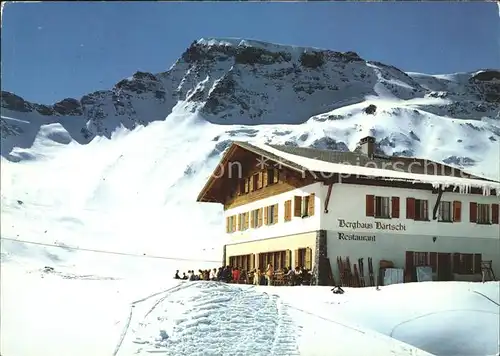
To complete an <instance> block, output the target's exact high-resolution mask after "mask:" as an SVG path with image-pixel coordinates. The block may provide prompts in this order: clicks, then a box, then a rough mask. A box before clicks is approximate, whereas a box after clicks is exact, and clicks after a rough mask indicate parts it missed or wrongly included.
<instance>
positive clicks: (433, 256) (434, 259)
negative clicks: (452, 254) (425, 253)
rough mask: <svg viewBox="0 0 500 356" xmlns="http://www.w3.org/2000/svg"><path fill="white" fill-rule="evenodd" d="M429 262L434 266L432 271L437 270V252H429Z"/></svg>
mask: <svg viewBox="0 0 500 356" xmlns="http://www.w3.org/2000/svg"><path fill="white" fill-rule="evenodd" d="M429 263H430V265H431V267H432V272H437V252H430V253H429Z"/></svg>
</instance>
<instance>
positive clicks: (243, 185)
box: [238, 178, 249, 195]
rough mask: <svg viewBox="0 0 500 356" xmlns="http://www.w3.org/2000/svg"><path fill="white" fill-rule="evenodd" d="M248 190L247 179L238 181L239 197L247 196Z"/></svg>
mask: <svg viewBox="0 0 500 356" xmlns="http://www.w3.org/2000/svg"><path fill="white" fill-rule="evenodd" d="M248 190H249V182H248V178H243V179H240V181H239V185H238V192H239V194H240V195H243V194H247V193H248Z"/></svg>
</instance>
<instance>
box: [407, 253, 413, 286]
mask: <svg viewBox="0 0 500 356" xmlns="http://www.w3.org/2000/svg"><path fill="white" fill-rule="evenodd" d="M414 260H415V253H414V252H413V251H406V253H405V276H409V278H410V282H411V281H412V280H413V272H414V266H415V262H414Z"/></svg>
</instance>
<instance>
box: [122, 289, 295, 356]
mask: <svg viewBox="0 0 500 356" xmlns="http://www.w3.org/2000/svg"><path fill="white" fill-rule="evenodd" d="M287 308H288V307H287V306H286V305H285V304H283V303H282V302H281V299H280V298H279V297H278V296H275V295H269V294H267V293H259V292H257V291H255V290H254V289H253V288H244V289H242V288H240V287H238V286H231V285H227V284H224V283H218V282H187V283H185V284H184V285H183V286H182V287H180V288H175V289H173V290H170V291H167V292H166V294H165V295H164V296H163V297H162V298H160V299H159V300H158V301H157V302H156V303H155V304H154V305H153V307H152V308H150V309H149V310H148V311H147V312H146V313H145V315H144V317H143V319H142V320H140V321H136V322H133V323H132V322H129V323H130V327H128V328H127V329H129V331H128V332H129V333H130V334H133V335H130V336H129V338H128V340H130V341H132V343H131V345H126V342H123V346H124V347H123V349H127V352H124V353H123V355H129V354H138V355H147V354H150V353H161V354H162V355H175V356H181V355H189V356H191V355H192V356H196V355H199V356H201V355H203V356H208V355H214V356H215V355H217V356H226V355H227V356H228V355H231V356H238V355H242V356H244V355H247V354H248V349H249V345H251V348H252V355H262V356H264V355H265V356H269V355H276V356H285V355H286V356H292V355H299V351H298V344H297V342H296V341H297V340H296V338H297V336H298V333H299V332H300V330H299V329H298V328H296V327H294V324H293V321H292V319H291V318H290V316H289V315H288V313H287ZM131 318H132V317H131ZM125 333H127V330H125ZM142 335H145V336H142ZM155 335H156V337H155ZM133 336H135V338H134V337H133ZM125 338H126V336H125V335H123V339H125ZM122 341H123V340H122ZM119 349H120V345H119V346H118V347H117V350H119ZM115 355H121V354H120V353H119V352H116V353H115Z"/></svg>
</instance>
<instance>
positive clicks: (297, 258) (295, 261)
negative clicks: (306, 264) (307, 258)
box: [293, 249, 299, 267]
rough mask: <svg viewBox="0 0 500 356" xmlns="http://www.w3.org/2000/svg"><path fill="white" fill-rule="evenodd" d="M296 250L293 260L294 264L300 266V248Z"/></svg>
mask: <svg viewBox="0 0 500 356" xmlns="http://www.w3.org/2000/svg"><path fill="white" fill-rule="evenodd" d="M294 252H295V253H294V256H293V258H294V261H293V262H294V263H293V264H294V265H295V267H299V250H298V249H297V250H295V251H294Z"/></svg>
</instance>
